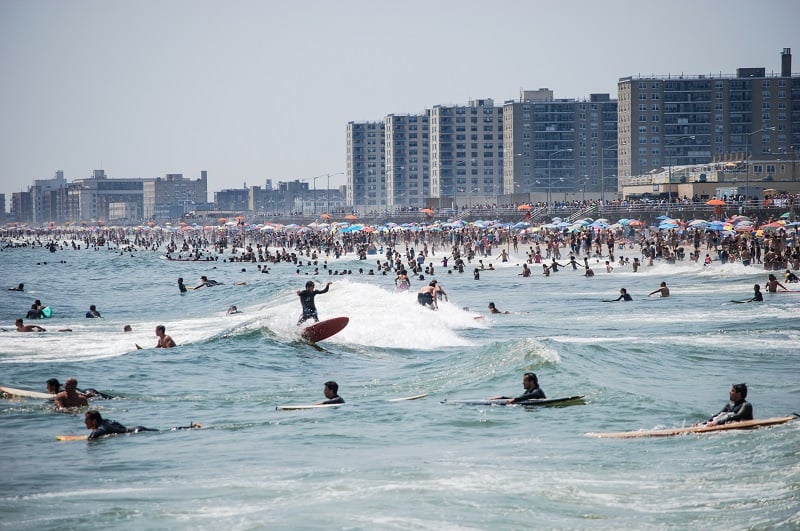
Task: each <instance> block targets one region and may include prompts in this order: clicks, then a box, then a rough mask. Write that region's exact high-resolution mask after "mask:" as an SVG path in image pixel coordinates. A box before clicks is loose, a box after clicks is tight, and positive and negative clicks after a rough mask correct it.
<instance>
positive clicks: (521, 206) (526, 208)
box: [517, 205, 531, 210]
mask: <svg viewBox="0 0 800 531" xmlns="http://www.w3.org/2000/svg"><path fill="white" fill-rule="evenodd" d="M530 209H531V206H530V205H520V206H518V207H517V210H530Z"/></svg>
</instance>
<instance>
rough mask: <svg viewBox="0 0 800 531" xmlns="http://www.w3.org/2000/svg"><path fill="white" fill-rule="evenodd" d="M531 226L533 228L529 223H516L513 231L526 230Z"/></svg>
mask: <svg viewBox="0 0 800 531" xmlns="http://www.w3.org/2000/svg"><path fill="white" fill-rule="evenodd" d="M530 226H531V224H530V223H528V222H527V221H520V222H519V223H516V224H515V225H514V226H512V227H511V228H512V229H525V228H527V227H530Z"/></svg>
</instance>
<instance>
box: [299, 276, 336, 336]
mask: <svg viewBox="0 0 800 531" xmlns="http://www.w3.org/2000/svg"><path fill="white" fill-rule="evenodd" d="M331 284H332V282H328V283H327V284H326V285H325V289H323V290H316V289H314V281H313V280H309V281H308V282H306V289H304V290H302V291H298V292H297V295H298V296H299V297H300V304H301V305H302V306H303V315H301V316H300V319H299V320H298V321H297V324H298V326H299V325H301V324H303V323H304V322H306V321H307V320H309V319H314V322H315V323H318V322H319V317H318V316H317V306H316V305H315V304H314V297H316V296H317V295H320V294H322V293H328V289H329V288H330V287H331Z"/></svg>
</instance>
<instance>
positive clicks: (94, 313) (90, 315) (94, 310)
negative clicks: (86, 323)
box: [86, 304, 103, 319]
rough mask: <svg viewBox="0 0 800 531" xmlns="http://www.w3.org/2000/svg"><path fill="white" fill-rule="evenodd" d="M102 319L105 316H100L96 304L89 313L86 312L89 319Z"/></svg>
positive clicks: (90, 307)
mask: <svg viewBox="0 0 800 531" xmlns="http://www.w3.org/2000/svg"><path fill="white" fill-rule="evenodd" d="M101 317H103V316H102V315H100V312H98V311H97V306H95V305H94V304H92V305H91V306H89V311H88V312H86V318H87V319H95V318H101Z"/></svg>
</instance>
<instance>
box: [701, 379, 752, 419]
mask: <svg viewBox="0 0 800 531" xmlns="http://www.w3.org/2000/svg"><path fill="white" fill-rule="evenodd" d="M745 398H747V384H743V383H739V384H733V386H732V387H731V390H730V402H728V403H727V404H725V407H724V408H722V410H721V411H720V412H719V413H717V414H716V415H714V416H713V417H711V418H710V419H708V420H707V421H706V422H705V425H706V426H718V425H721V424H727V423H729V422H738V421H740V420H753V405H752V404H751V403H750V402H748V401H747V400H745Z"/></svg>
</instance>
